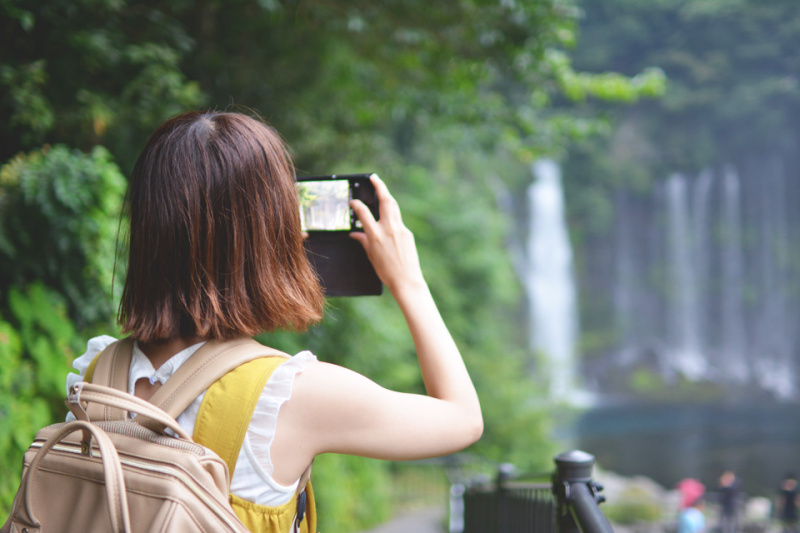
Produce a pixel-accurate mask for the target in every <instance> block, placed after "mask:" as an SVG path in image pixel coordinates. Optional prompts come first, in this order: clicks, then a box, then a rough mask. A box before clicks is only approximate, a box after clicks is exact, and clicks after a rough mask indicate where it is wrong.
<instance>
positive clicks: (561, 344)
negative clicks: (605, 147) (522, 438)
mask: <svg viewBox="0 0 800 533" xmlns="http://www.w3.org/2000/svg"><path fill="white" fill-rule="evenodd" d="M532 171H533V175H534V181H533V183H532V184H531V185H530V186H529V187H528V195H527V196H528V198H527V200H528V209H529V213H530V218H529V219H530V231H529V233H528V239H527V246H526V253H525V256H526V258H527V265H526V269H525V272H524V274H523V285H524V286H525V289H526V292H527V297H528V302H529V308H530V346H531V349H532V350H533V351H534V353H536V354H540V355H541V356H543V357H544V358H545V361H546V367H547V374H548V375H549V377H550V397H551V398H552V399H553V400H556V401H564V402H569V403H575V402H579V401H582V396H581V394H580V393H579V392H578V391H577V389H576V363H575V341H576V336H577V330H578V320H577V316H578V313H577V299H576V294H575V281H574V276H573V270H572V248H571V246H570V241H569V235H568V231H567V224H566V214H565V209H564V193H563V190H562V186H561V169H560V167H559V165H558V164H557V163H556V162H555V161H552V160H540V161H537V162H536V163H535V164H534V165H533V168H532Z"/></svg>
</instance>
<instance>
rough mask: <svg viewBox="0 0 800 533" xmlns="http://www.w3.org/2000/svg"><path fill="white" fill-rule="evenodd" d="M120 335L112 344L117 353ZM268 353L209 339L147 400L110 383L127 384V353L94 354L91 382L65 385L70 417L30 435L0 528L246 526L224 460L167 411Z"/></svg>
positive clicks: (27, 531) (28, 531)
mask: <svg viewBox="0 0 800 533" xmlns="http://www.w3.org/2000/svg"><path fill="white" fill-rule="evenodd" d="M125 342H130V341H120V342H119V343H117V347H119V346H122V347H123V350H120V351H124V348H125V344H124V343H125ZM127 348H128V352H129V351H130V350H129V346H127ZM274 355H280V356H283V357H286V355H285V354H282V353H281V352H276V351H274V350H272V349H270V348H267V347H265V346H262V345H260V344H258V343H256V342H255V341H253V340H252V339H238V340H236V341H228V342H225V343H220V342H216V341H209V342H207V343H206V344H205V345H204V346H203V347H202V348H200V349H199V350H198V351H197V352H196V353H195V354H194V355H193V356H192V357H190V358H189V360H187V361H186V362H185V363H184V364H183V365H182V366H181V367H180V368H179V369H178V371H177V372H176V373H175V375H173V376H172V377H171V378H170V379H169V380H168V381H167V383H165V384H164V385H163V386H162V387H161V388H160V389H159V390H158V391H157V392H156V394H154V396H153V398H151V402H153V403H150V402H146V401H144V400H142V399H140V398H137V397H135V396H133V395H130V394H128V393H127V392H123V391H122V390H118V389H121V388H125V389H127V385H125V386H124V387H122V386H120V385H121V384H122V383H125V384H127V373H128V369H129V366H130V355H128V356H127V359H126V358H125V357H107V358H103V357H100V358H99V359H98V360H96V361H98V362H97V366H96V368H93V369H92V370H93V372H94V383H88V382H81V383H78V384H76V385H75V386H74V387H72V389H71V390H70V391H69V395H68V397H67V404H68V406H69V408H70V410H71V411H72V412H73V413H74V414H75V416H76V418H77V419H78V420H76V421H73V422H66V423H59V424H53V425H51V426H47V427H45V428H43V429H41V430H40V431H39V432H38V433H37V434H36V438H35V439H34V442H33V443H32V444H31V446H30V448H29V449H28V451H27V452H26V454H25V459H24V465H23V477H22V481H21V484H20V487H19V491H18V492H17V495H16V498H15V500H14V505H13V508H12V512H11V515H10V517H9V518H8V521H7V522H6V524H5V525H4V526H3V528H2V529H0V533H12V532H13V533H34V532H39V531H43V532H47V533H50V532H75V531H85V532H105V531H113V532H120V533H122V532H124V533H132V532H167V531H169V532H189V531H203V532H208V533H217V532H242V533H243V532H246V531H248V530H247V528H245V526H244V525H243V524H242V522H241V521H240V520H239V518H238V517H237V516H236V514H235V513H234V511H233V509H232V508H231V505H230V503H229V490H228V487H229V471H228V467H227V465H226V464H225V462H224V461H223V460H222V459H221V458H220V457H219V456H217V454H215V453H214V452H213V451H211V450H210V449H209V448H206V447H204V446H201V445H200V444H197V443H195V442H194V441H193V440H192V438H191V437H190V436H189V435H188V434H186V432H185V431H184V430H183V429H182V428H181V427H180V426H179V425H178V423H177V422H176V421H175V417H176V416H177V414H179V413H180V412H182V411H183V410H184V409H185V408H186V407H187V406H188V405H189V404H190V403H191V402H192V401H193V400H194V399H195V398H196V397H197V396H198V395H199V394H200V393H202V392H203V391H205V390H206V389H207V388H208V387H209V386H210V385H211V384H212V383H214V382H215V381H217V379H218V378H220V377H221V376H224V375H225V374H227V373H228V372H229V371H231V370H233V369H235V368H236V367H238V366H239V365H241V364H243V363H246V362H248V361H253V360H255V359H258V358H262V357H265V356H274ZM98 383H105V384H107V385H114V384H116V386H117V387H118V388H114V387H110V386H105V385H100V384H98ZM154 403H155V404H158V405H161V407H163V409H162V408H159V407H156V405H153V404H154ZM129 412H131V413H136V417H135V419H131V418H130V417H129V416H128V413H129ZM247 420H249V418H247ZM167 430H169V431H171V432H172V434H173V435H177V438H174V437H173V436H170V435H169V433H168V431H167ZM234 440H235V439H234ZM301 514H302V513H301ZM300 518H301V519H302V516H301V517H300ZM312 527H313V526H312Z"/></svg>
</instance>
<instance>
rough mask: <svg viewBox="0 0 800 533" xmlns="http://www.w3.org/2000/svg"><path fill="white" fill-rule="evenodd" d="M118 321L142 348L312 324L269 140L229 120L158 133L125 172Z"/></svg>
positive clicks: (307, 276) (316, 302)
mask: <svg viewBox="0 0 800 533" xmlns="http://www.w3.org/2000/svg"><path fill="white" fill-rule="evenodd" d="M127 207H128V209H129V216H130V221H131V229H130V237H129V238H130V257H129V265H128V272H127V277H126V280H125V289H124V291H123V294H122V302H121V304H120V311H119V320H120V323H121V324H122V326H123V329H124V330H125V331H126V332H128V333H130V334H131V335H132V336H133V337H135V338H137V339H140V340H142V341H146V342H154V341H159V340H167V339H173V338H176V337H195V336H198V337H202V338H231V337H237V336H242V335H254V334H257V333H259V332H261V331H271V330H273V329H278V328H294V329H305V328H306V327H308V326H309V325H310V324H311V323H313V322H315V321H317V320H319V319H320V318H321V315H322V302H323V297H322V289H321V287H320V285H319V282H318V280H317V278H316V276H315V274H314V272H313V270H312V268H311V265H310V264H309V262H308V260H307V259H306V256H305V252H304V249H303V239H302V233H301V229H300V218H299V211H298V203H297V192H296V190H295V184H294V169H293V165H292V162H291V158H290V157H289V155H288V153H287V151H286V147H285V146H284V144H283V142H282V141H281V139H280V137H279V136H278V134H277V133H276V132H275V131H274V130H273V129H271V128H270V127H269V126H267V125H265V124H264V123H262V122H260V121H258V120H256V119H253V118H250V117H248V116H245V115H241V114H238V113H219V112H207V113H196V112H193V113H186V114H184V115H180V116H178V117H175V118H172V119H170V120H168V121H167V122H165V123H164V124H162V125H161V126H160V127H159V128H158V129H157V130H156V131H155V133H153V135H152V136H151V137H150V139H149V140H148V142H147V145H146V146H145V148H144V150H143V151H142V153H141V154H140V155H139V159H138V160H137V162H136V165H135V167H134V170H133V175H132V176H131V181H130V187H129V190H128V198H127Z"/></svg>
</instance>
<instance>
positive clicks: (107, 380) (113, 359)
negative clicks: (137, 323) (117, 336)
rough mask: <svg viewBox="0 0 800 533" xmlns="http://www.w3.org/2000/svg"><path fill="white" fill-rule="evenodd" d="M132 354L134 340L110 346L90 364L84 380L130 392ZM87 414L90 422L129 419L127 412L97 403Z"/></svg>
mask: <svg viewBox="0 0 800 533" xmlns="http://www.w3.org/2000/svg"><path fill="white" fill-rule="evenodd" d="M132 354H133V340H132V339H130V338H125V339H121V340H118V341H115V342H113V343H111V344H109V345H108V346H107V347H106V349H105V350H103V351H102V352H100V353H99V354H97V357H95V358H94V359H93V360H92V362H91V363H90V364H89V368H87V369H86V375H85V376H84V378H83V380H84V381H88V382H91V383H94V384H96V385H105V386H107V387H112V388H115V389H117V390H121V391H123V392H128V373H129V371H130V367H131V357H132ZM87 412H88V414H89V419H90V420H120V419H124V418H126V417H127V412H126V411H124V410H122V409H119V408H115V407H111V406H107V405H106V406H104V405H100V404H97V403H90V404H89V406H88V409H87Z"/></svg>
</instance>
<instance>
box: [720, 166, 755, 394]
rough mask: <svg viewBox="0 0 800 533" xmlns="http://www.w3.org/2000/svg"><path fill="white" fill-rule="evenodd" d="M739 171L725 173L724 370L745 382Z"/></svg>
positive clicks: (733, 170)
mask: <svg viewBox="0 0 800 533" xmlns="http://www.w3.org/2000/svg"><path fill="white" fill-rule="evenodd" d="M739 191H740V187H739V175H738V174H737V172H736V169H735V168H733V167H732V166H730V165H729V166H727V167H726V168H725V171H724V174H723V191H722V228H723V229H722V243H721V248H722V261H721V265H720V266H721V270H722V302H721V303H722V305H721V310H720V315H721V317H722V324H721V329H720V332H721V334H722V342H721V350H722V353H723V354H724V355H725V359H724V361H722V362H721V366H722V368H721V371H722V374H723V375H725V376H727V377H728V378H729V379H730V380H731V381H733V382H738V383H745V382H747V380H748V379H749V377H750V368H749V365H748V362H747V354H746V353H745V350H746V348H747V340H746V337H745V330H746V329H745V328H746V325H745V319H744V309H743V300H742V295H743V290H744V257H743V254H742V235H741V234H742V228H741V226H742V216H741V206H740V202H741V199H740V192H739Z"/></svg>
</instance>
